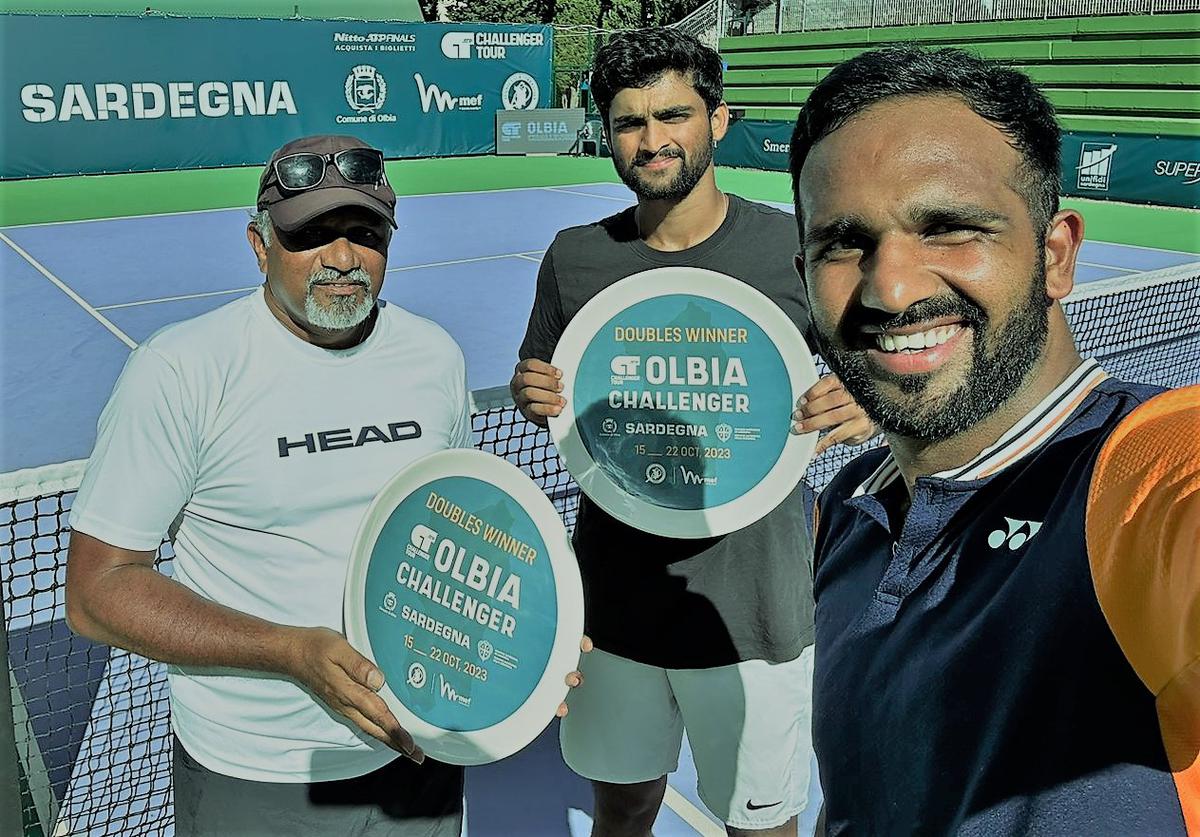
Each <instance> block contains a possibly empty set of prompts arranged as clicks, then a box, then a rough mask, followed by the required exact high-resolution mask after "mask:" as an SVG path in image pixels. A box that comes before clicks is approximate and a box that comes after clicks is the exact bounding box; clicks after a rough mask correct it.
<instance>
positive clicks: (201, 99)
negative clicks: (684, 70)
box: [0, 15, 552, 178]
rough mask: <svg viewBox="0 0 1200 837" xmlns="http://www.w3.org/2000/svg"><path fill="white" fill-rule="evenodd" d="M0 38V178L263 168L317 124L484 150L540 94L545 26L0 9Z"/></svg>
mask: <svg viewBox="0 0 1200 837" xmlns="http://www.w3.org/2000/svg"><path fill="white" fill-rule="evenodd" d="M0 37H2V38H3V43H4V44H5V49H4V56H3V59H0V60H2V66H3V84H4V101H5V107H4V115H3V119H2V121H0V139H2V140H3V143H2V144H3V152H2V153H3V159H2V161H0V177H2V178H17V177H39V176H46V175H53V174H75V173H100V172H120V171H152V170H158V169H178V168H200V167H208V166H233V165H257V164H261V163H262V162H264V161H265V160H266V159H267V158H268V157H269V156H270V154H271V152H272V151H273V150H274V149H276V148H277V147H279V146H280V145H282V144H283V143H284V142H287V141H288V140H290V139H294V138H296V137H298V136H302V135H304V134H317V133H343V134H354V135H355V136H358V137H360V138H362V139H363V140H364V141H366V142H369V143H371V144H372V145H374V146H376V147H378V148H380V149H382V150H383V152H384V153H385V154H386V155H387V156H388V157H423V156H440V155H453V154H480V153H490V152H491V151H493V150H494V148H495V144H494V130H493V124H494V123H493V119H494V116H493V114H494V113H495V112H496V111H498V110H506V109H509V110H521V109H533V108H537V107H540V106H542V105H545V104H548V103H549V97H550V81H551V75H550V66H551V53H552V34H551V29H550V27H548V26H538V25H513V26H507V25H499V24H496V25H491V24H471V25H461V26H460V25H457V24H455V25H454V26H452V27H448V26H444V25H434V24H419V23H417V24H403V23H399V24H397V23H360V22H354V23H349V22H334V21H311V20H309V21H291V20H289V21H278V20H228V19H211V18H205V19H186V18H131V17H51V16H29V15H4V16H0ZM48 56H52V59H53V60H50V58H48Z"/></svg>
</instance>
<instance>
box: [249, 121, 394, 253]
mask: <svg viewBox="0 0 1200 837" xmlns="http://www.w3.org/2000/svg"><path fill="white" fill-rule="evenodd" d="M352 149H366V150H368V151H373V152H375V153H376V154H379V158H380V178H379V182H372V183H353V182H351V181H349V180H347V179H346V177H345V176H344V175H343V174H342V172H341V170H339V168H338V166H337V165H336V164H335V162H334V156H335V155H336V154H338V153H339V152H341V151H349V150H352ZM295 154H316V155H320V157H321V158H322V159H323V160H324V161H325V174H324V177H323V178H322V179H321V180H320V182H318V183H317V184H316V185H314V186H311V187H309V188H307V189H289V188H287V187H286V186H285V185H283V184H282V183H280V182H279V174H278V172H277V171H276V166H275V164H276V163H277V162H278V161H279V160H281V159H283V158H284V157H290V156H292V155H295ZM351 156H353V155H351ZM343 159H345V158H343ZM382 161H383V154H382V153H381V152H379V151H378V150H377V149H374V148H371V146H369V145H367V144H366V143H365V142H363V141H362V140H360V139H358V138H357V137H349V136H338V135H335V134H318V135H316V136H311V137H301V138H300V139H295V140H292V141H291V142H289V143H287V144H286V145H284V146H282V147H280V148H279V150H277V151H276V152H275V153H274V154H272V155H271V159H270V161H269V162H268V163H267V167H266V169H264V170H263V173H262V177H261V178H260V179H259V181H258V208H259V210H260V211H261V210H263V209H269V210H271V223H273V224H274V225H275V226H277V227H279V228H280V229H282V230H284V231H285V232H291V231H292V230H295V229H298V228H300V227H302V226H304V225H305V224H307V223H308V222H309V221H311V220H312V219H313V218H316V217H317V216H318V215H321V214H323V213H325V212H329V211H330V210H331V209H338V208H339V207H343V206H361V207H364V208H366V209H370V210H372V211H373V212H375V213H377V214H378V215H380V216H381V217H382V218H384V219H385V220H386V221H387V222H388V223H389V224H391V225H392V226H393V227H395V226H396V193H395V192H393V191H392V187H391V186H390V185H388V182H387V175H386V174H385V173H384V172H383V168H382Z"/></svg>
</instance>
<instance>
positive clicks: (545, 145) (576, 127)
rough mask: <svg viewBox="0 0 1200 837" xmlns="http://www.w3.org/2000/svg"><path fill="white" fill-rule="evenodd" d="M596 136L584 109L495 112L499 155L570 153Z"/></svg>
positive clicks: (576, 150) (497, 151)
mask: <svg viewBox="0 0 1200 837" xmlns="http://www.w3.org/2000/svg"><path fill="white" fill-rule="evenodd" d="M593 137H594V134H593V128H592V127H591V125H590V124H589V123H588V122H587V114H586V113H585V111H584V110H583V108H545V109H539V110H502V111H496V153H497V154H568V153H571V152H578V151H579V150H580V144H581V143H582V142H584V141H586V140H590V139H592V138H593Z"/></svg>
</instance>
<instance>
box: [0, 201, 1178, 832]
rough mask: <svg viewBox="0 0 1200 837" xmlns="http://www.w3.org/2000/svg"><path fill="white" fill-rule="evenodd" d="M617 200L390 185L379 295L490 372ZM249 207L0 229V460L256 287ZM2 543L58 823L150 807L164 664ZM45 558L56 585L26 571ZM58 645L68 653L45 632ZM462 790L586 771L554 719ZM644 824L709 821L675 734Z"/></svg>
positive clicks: (485, 375)
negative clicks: (437, 328)
mask: <svg viewBox="0 0 1200 837" xmlns="http://www.w3.org/2000/svg"><path fill="white" fill-rule="evenodd" d="M632 202H633V197H632V195H631V193H629V192H628V191H627V190H626V189H625V188H624V187H622V186H620V185H618V184H607V183H606V184H585V185H578V186H569V187H544V188H530V189H513V190H507V191H491V192H479V193H458V194H447V195H426V196H416V197H406V198H401V199H400V201H399V204H398V206H397V217H398V220H399V221H400V229H399V231H398V232H397V234H396V235H395V237H394V238H393V241H392V244H391V249H390V254H389V267H388V274H387V282H386V284H385V287H384V290H383V293H382V296H383V297H384V298H385V299H386V300H388V301H389V302H392V303H394V304H398V305H400V306H403V307H404V308H407V309H409V310H411V311H413V312H415V313H418V314H420V315H423V316H425V317H428V318H430V319H432V320H434V321H436V322H438V323H440V324H441V325H442V326H444V327H445V328H446V329H447V330H448V331H449V332H450V333H451V334H452V335H453V336H454V338H455V339H456V340H457V341H458V342H459V344H460V345H461V346H462V347H463V350H464V352H465V354H466V357H467V364H468V376H469V380H470V385H471V387H472V388H473V389H475V390H481V389H486V388H492V387H498V386H502V385H504V384H505V383H507V381H508V378H509V376H510V374H511V372H512V366H513V363H514V362H515V358H516V353H517V346H518V344H519V342H520V339H521V336H522V334H523V333H524V328H525V320H526V317H527V315H528V312H529V309H530V305H531V303H532V299H533V291H534V282H535V277H536V274H537V269H538V263H539V262H540V259H541V256H542V254H543V253H544V252H545V249H546V248H547V247H548V246H549V244H550V242H551V241H552V240H553V237H554V235H555V233H556V232H557V230H559V229H561V228H563V227H566V226H570V225H575V224H582V223H587V222H589V221H592V220H595V219H597V218H600V217H603V216H605V215H608V214H611V213H613V212H616V211H618V210H620V209H622V208H623V207H626V206H628V205H630V204H631V203H632ZM247 220H248V213H247V211H246V210H245V209H228V210H214V211H203V212H189V213H179V214H171V215H159V216H150V217H134V218H122V219H112V220H98V221H81V222H72V223H59V224H45V225H34V226H24V227H10V228H6V229H4V230H3V231H0V240H2V241H3V242H4V244H3V246H0V270H2V273H3V277H4V279H3V283H0V294H2V297H0V310H2V311H3V314H2V317H3V335H4V336H3V350H4V354H3V363H2V364H0V376H2V377H0V392H2V393H3V394H2V398H3V415H4V417H5V424H4V426H3V428H2V433H3V439H2V444H0V473H7V472H12V471H15V470H18V469H22V468H30V467H35V466H43V465H46V464H47V463H54V462H68V461H72V460H79V459H82V458H84V457H86V456H87V455H88V453H89V452H90V449H91V445H92V442H93V440H94V434H95V425H96V419H97V417H98V415H99V412H100V410H101V408H102V407H103V405H104V403H105V400H106V399H107V397H108V394H109V392H110V390H111V389H112V385H113V382H114V381H115V380H116V377H117V375H118V373H119V372H120V369H121V367H122V364H123V363H124V361H125V358H126V357H127V355H128V353H129V350H130V349H131V348H132V347H133V346H135V345H137V344H138V343H139V342H140V341H142V340H144V339H145V338H146V337H148V336H149V335H150V334H152V333H153V332H154V331H155V330H157V329H159V328H161V327H162V326H164V325H167V324H169V323H172V322H176V321H179V320H183V319H186V318H189V317H192V316H195V315H197V314H200V313H203V312H205V311H208V310H211V309H213V308H215V307H217V306H219V305H222V304H223V303H225V302H228V301H230V300H232V299H234V298H236V297H237V296H239V295H242V294H246V293H250V292H252V291H253V290H254V289H256V288H257V287H258V285H259V284H260V283H261V276H260V275H259V273H258V271H257V267H256V264H255V261H254V258H253V255H252V253H251V251H250V248H249V246H248V244H247V243H246V239H245V228H246V223H247ZM1196 261H1197V256H1195V255H1194V254H1190V253H1183V252H1176V251H1169V250H1157V249H1149V248H1141V247H1133V246H1123V245H1116V244H1106V243H1102V242H1088V243H1086V244H1085V245H1084V250H1083V255H1082V258H1081V264H1080V269H1079V273H1078V276H1077V278H1078V280H1079V282H1080V283H1096V282H1101V281H1108V280H1119V279H1120V278H1121V277H1132V276H1135V275H1137V274H1142V273H1148V272H1153V271H1159V270H1163V269H1168V268H1172V267H1179V266H1183V265H1187V264H1193V263H1195V262H1196ZM380 384H381V385H386V382H382V381H381V382H380ZM38 513H39V515H40V513H41V512H40V510H39V512H38ZM31 525H34V526H36V525H37V524H31ZM32 537H35V538H36V537H57V535H56V534H55V533H52V532H47V533H41V532H40V531H37V532H34V534H33V535H32ZM17 563H19V562H11V561H9V560H7V559H6V560H5V561H3V562H0V569H2V571H3V572H4V573H5V574H7V575H8V576H9V577H7V578H5V579H4V582H5V583H6V584H12V585H13V587H14V590H13V592H14V596H16V595H27V591H22V590H18V589H17V587H19V586H20V585H21V584H28V585H33V586H34V588H36V589H39V590H44V591H46V592H44V593H42V594H34V595H30V596H29V598H28V599H27V600H26V601H28V602H32V604H31V605H28V606H27V609H28V612H22V613H19V614H16V613H14V614H8V615H9V618H10V620H14V624H15V623H16V621H17V620H19V621H20V622H21V624H22V625H24V626H25V627H23V628H21V629H14V630H12V631H11V632H10V635H9V642H10V656H11V657H12V658H13V659H30V660H33V659H44V660H49V663H48V664H44V665H41V666H40V667H39V666H30V667H27V668H25V669H23V672H22V674H21V675H19V677H21V678H24V680H25V682H23V683H19V684H18V685H19V686H21V687H22V689H23V690H24V707H25V708H26V709H22V710H21V711H26V710H27V711H28V712H29V714H30V716H31V718H32V717H33V716H34V715H36V716H37V718H38V719H41V720H36V719H34V720H31V721H30V724H31V726H32V727H33V729H34V730H35V733H36V735H37V736H38V738H39V743H40V744H41V746H40V747H39V748H38V749H39V755H45V754H51V755H50V756H49V757H48V760H49V762H50V763H45V764H43V765H41V766H40V768H39V770H41V771H44V773H45V775H47V776H49V777H50V783H51V786H52V790H53V796H54V797H55V800H57V803H56V804H61V815H60V822H68V823H71V824H72V825H71V827H72V829H73V830H72V831H71V832H70V833H79V834H87V833H104V832H103V831H98V830H96V829H98V828H99V826H96V825H94V824H92V823H89V822H88V821H87V819H86V817H87V815H86V814H85V813H84V812H85V811H88V810H93V809H95V807H96V804H97V800H96V798H95V797H96V795H97V793H100V791H98V790H97V787H98V786H102V787H103V793H104V794H108V795H111V798H109V797H106V798H105V804H106V805H107V806H108V807H118V808H123V809H124V813H125V814H126V815H127V816H128V817H129V819H128V820H127V822H129V823H136V822H138V821H139V817H142V816H144V817H145V819H144V822H145V823H147V825H148V827H149V824H150V823H154V822H156V814H155V812H156V811H157V810H159V809H161V807H162V806H163V804H165V800H166V799H167V795H168V794H169V784H168V781H167V777H169V770H168V769H167V764H168V760H169V756H168V754H167V753H166V752H165V751H164V752H159V753H155V752H152V751H151V748H149V747H148V742H150V741H153V740H162V738H163V737H164V736H165V735H166V730H165V723H166V721H165V718H166V713H165V699H166V695H165V688H164V683H163V681H162V679H161V677H160V678H158V679H157V680H156V681H155V683H154V684H153V685H148V684H146V685H143V686H137V685H136V683H137V681H136V676H135V675H134V674H132V673H131V659H132V658H130V657H129V655H127V654H124V653H123V652H116V651H114V652H112V653H111V655H110V654H109V652H108V649H101V648H100V647H99V646H96V647H93V648H88V647H87V646H86V645H83V644H80V643H79V642H78V641H76V642H75V643H74V644H70V643H68V641H67V638H68V632H67V629H66V626H65V623H64V622H63V621H62V613H61V606H62V603H61V601H60V600H59V598H58V597H59V596H60V595H61V578H57V579H55V578H54V576H55V575H56V574H57V573H58V572H59V570H58V569H56V568H55V567H53V566H49V567H38V566H34V567H33V569H32V571H31V574H30V578H31V579H32V580H31V581H29V582H28V583H27V582H25V581H23V580H19V579H14V578H13V577H12V575H11V574H12V573H13V572H14V570H13V567H15V566H17ZM46 572H48V573H50V575H51V579H50V580H51V582H54V581H57V582H58V585H59V586H58V587H57V588H56V587H55V585H54V584H53V583H50V584H46V585H41V584H40V583H38V582H37V575H38V573H46ZM31 589H33V588H31ZM55 589H57V590H59V592H53V591H54V590H55ZM39 595H40V596H41V599H40V600H39V597H38V596H39ZM55 648H63V649H67V648H70V649H73V650H71V651H70V653H71V654H72V655H74V656H73V657H71V658H70V659H68V658H65V657H64V656H63V655H56V654H55V653H54V652H53V651H52V650H51V651H50V653H47V652H46V649H55ZM131 683H133V684H134V685H133V686H131ZM138 688H140V689H141V690H142V692H148V693H147V694H137V695H136V703H134V704H131V703H130V701H129V699H128V695H129V694H130V693H131V689H138ZM51 719H52V720H53V723H51ZM18 720H19V719H18ZM18 727H20V723H18ZM467 799H468V809H467V820H468V829H469V831H470V833H471V834H482V835H490V834H495V835H512V834H528V835H542V834H546V835H565V834H575V835H582V834H586V833H587V831H588V829H589V827H590V823H589V819H588V812H589V811H590V810H591V791H590V789H589V787H588V785H587V783H586V782H584V781H582V780H580V779H579V778H577V777H575V776H574V775H573V774H572V773H571V772H570V771H569V770H568V769H567V768H566V767H565V765H563V763H562V760H561V757H560V756H559V752H558V743H557V730H556V727H555V726H554V725H552V726H551V727H550V729H549V730H547V732H546V733H545V734H544V735H543V736H542V737H541V738H540V739H539V740H538V741H537V742H535V744H533V745H532V746H531V747H529V748H528V749H526V750H525V751H523V752H522V753H520V754H518V755H517V756H514V757H513V758H511V759H509V760H506V761H504V762H502V763H500V764H497V765H492V766H488V767H483V768H474V769H472V770H471V771H469V773H468V793H467ZM47 804H49V803H47ZM814 807H815V806H814ZM75 812H78V813H77V814H76V813H75ZM815 813H816V812H815V810H810V811H809V812H807V813H806V815H805V818H804V822H802V832H801V833H804V831H803V829H804V827H805V825H806V824H807V825H808V826H809V833H811V821H812V819H813V818H814V817H815ZM151 833H159V832H158V831H153V832H151ZM655 833H656V834H659V835H692V834H696V833H704V834H721V833H724V832H723V829H721V828H720V827H719V825H718V824H717V823H716V822H715V821H713V820H712V819H711V817H709V816H708V815H707V813H706V812H705V811H704V809H703V806H702V805H701V804H700V802H699V800H698V799H697V798H696V794H695V775H694V769H693V768H692V766H691V760H690V757H689V755H688V753H687V752H686V750H685V753H684V757H683V758H682V760H681V764H680V769H679V771H678V772H677V773H675V774H674V775H673V776H672V778H671V788H670V790H669V791H668V804H667V805H666V806H664V808H663V813H662V815H661V816H660V819H659V823H658V824H657V826H656V829H655Z"/></svg>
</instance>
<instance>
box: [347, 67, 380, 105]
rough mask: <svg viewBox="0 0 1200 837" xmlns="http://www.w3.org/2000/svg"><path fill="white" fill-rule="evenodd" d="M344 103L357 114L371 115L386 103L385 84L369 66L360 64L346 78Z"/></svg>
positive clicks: (375, 70) (376, 71)
mask: <svg viewBox="0 0 1200 837" xmlns="http://www.w3.org/2000/svg"><path fill="white" fill-rule="evenodd" d="M345 93H346V103H347V104H348V105H350V107H352V108H354V110H356V111H357V112H358V113H373V112H374V111H377V110H379V109H380V108H381V107H383V103H384V102H385V101H387V82H386V81H384V80H383V76H382V75H380V73H379V70H377V69H375V68H374V67H372V66H371V65H370V64H360V65H358V66H357V67H355V68H354V69H352V70H351V71H350V75H348V76H346V87H345Z"/></svg>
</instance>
